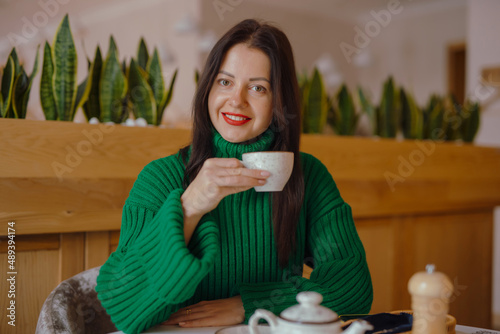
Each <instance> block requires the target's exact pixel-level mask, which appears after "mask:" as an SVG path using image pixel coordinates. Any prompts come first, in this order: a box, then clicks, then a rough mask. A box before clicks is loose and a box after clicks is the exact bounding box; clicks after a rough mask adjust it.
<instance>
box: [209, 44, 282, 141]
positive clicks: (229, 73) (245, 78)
mask: <svg viewBox="0 0 500 334" xmlns="http://www.w3.org/2000/svg"><path fill="white" fill-rule="evenodd" d="M272 100H273V99H272V92H271V63H270V61H269V58H268V57H267V55H266V54H265V53H263V52H262V51H260V50H259V49H254V48H252V49H251V48H249V47H248V46H246V45H245V44H236V45H235V46H233V47H232V48H231V49H229V51H228V52H227V54H226V56H225V57H224V60H223V62H222V65H221V67H220V69H219V73H218V74H217V76H216V77H215V81H214V83H213V85H212V88H211V90H210V94H209V96H208V111H209V114H210V120H211V121H212V124H213V126H214V127H215V129H216V130H217V131H218V132H219V133H220V134H221V136H222V137H223V138H224V139H225V140H227V141H228V142H232V143H240V142H243V141H246V140H249V139H252V138H255V137H257V136H258V135H260V134H261V133H263V132H264V131H265V130H266V129H267V128H268V127H269V125H270V124H271V120H272V117H273V111H272Z"/></svg>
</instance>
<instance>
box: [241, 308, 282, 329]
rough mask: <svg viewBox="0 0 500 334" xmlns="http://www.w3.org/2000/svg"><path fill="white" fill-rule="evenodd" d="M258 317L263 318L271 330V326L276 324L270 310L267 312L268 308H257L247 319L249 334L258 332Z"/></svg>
mask: <svg viewBox="0 0 500 334" xmlns="http://www.w3.org/2000/svg"><path fill="white" fill-rule="evenodd" d="M260 319H264V320H266V321H267V323H268V324H269V325H270V326H271V331H272V328H274V327H276V325H277V321H276V316H275V315H274V314H273V313H272V312H269V311H268V310H263V309H257V310H256V311H255V313H254V314H253V315H252V316H251V317H250V320H249V321H248V327H249V328H250V334H260V332H259V329H258V324H259V320H260Z"/></svg>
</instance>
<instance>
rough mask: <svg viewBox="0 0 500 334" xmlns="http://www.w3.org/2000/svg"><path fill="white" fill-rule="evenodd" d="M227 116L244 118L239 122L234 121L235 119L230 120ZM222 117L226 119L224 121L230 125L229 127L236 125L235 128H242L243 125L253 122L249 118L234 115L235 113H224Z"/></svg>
mask: <svg viewBox="0 0 500 334" xmlns="http://www.w3.org/2000/svg"><path fill="white" fill-rule="evenodd" d="M226 115H229V116H236V117H242V118H244V119H243V120H240V121H237V120H234V119H230V118H229V117H227V116H226ZM222 117H223V118H224V120H225V121H226V122H227V123H228V124H229V125H235V126H240V125H243V124H245V123H247V122H249V121H250V120H251V118H248V117H247V116H245V115H240V114H233V113H227V112H226V113H222Z"/></svg>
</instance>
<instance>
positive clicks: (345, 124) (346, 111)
mask: <svg viewBox="0 0 500 334" xmlns="http://www.w3.org/2000/svg"><path fill="white" fill-rule="evenodd" d="M337 102H338V110H339V112H340V122H339V124H338V126H337V129H338V132H337V133H338V134H339V135H347V136H352V135H354V132H355V131H356V126H357V121H358V117H357V115H356V108H355V107H354V101H353V99H352V96H351V94H350V93H349V90H348V89H347V86H346V85H345V84H343V85H342V87H341V88H340V90H339V92H338V93H337Z"/></svg>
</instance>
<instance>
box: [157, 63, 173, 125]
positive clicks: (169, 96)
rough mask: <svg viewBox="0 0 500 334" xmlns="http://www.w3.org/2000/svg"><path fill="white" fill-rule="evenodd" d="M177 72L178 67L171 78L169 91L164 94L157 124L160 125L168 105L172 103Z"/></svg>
mask: <svg viewBox="0 0 500 334" xmlns="http://www.w3.org/2000/svg"><path fill="white" fill-rule="evenodd" d="M177 72H178V69H176V70H175V72H174V75H173V76H172V79H171V80H170V86H169V87H168V91H167V92H166V94H165V95H164V96H163V101H162V102H161V105H160V109H158V117H157V122H156V124H157V125H160V123H161V120H162V118H163V113H164V111H165V108H167V106H168V105H169V104H170V101H171V100H172V95H173V94H174V86H175V79H176V78H177Z"/></svg>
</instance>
